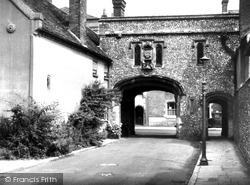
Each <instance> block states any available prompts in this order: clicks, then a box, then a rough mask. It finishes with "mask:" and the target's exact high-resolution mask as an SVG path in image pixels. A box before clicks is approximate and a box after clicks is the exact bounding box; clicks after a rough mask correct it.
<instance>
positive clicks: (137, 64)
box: [135, 44, 141, 66]
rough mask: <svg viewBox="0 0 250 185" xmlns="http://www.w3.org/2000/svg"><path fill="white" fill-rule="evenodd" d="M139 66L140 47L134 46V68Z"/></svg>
mask: <svg viewBox="0 0 250 185" xmlns="http://www.w3.org/2000/svg"><path fill="white" fill-rule="evenodd" d="M140 65H141V47H140V45H138V44H137V45H136V46H135V66H140Z"/></svg>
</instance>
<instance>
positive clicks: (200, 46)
mask: <svg viewBox="0 0 250 185" xmlns="http://www.w3.org/2000/svg"><path fill="white" fill-rule="evenodd" d="M203 56H204V44H203V43H201V42H199V43H198V44H197V64H198V65H203V62H202V61H201V60H200V59H201V58H202V57H203Z"/></svg>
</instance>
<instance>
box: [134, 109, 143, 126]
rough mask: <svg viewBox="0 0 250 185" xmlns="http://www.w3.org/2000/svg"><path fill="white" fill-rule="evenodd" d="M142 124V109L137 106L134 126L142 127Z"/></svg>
mask: <svg viewBox="0 0 250 185" xmlns="http://www.w3.org/2000/svg"><path fill="white" fill-rule="evenodd" d="M143 122H144V109H143V107H142V106H140V105H138V106H136V107H135V124H137V125H143Z"/></svg>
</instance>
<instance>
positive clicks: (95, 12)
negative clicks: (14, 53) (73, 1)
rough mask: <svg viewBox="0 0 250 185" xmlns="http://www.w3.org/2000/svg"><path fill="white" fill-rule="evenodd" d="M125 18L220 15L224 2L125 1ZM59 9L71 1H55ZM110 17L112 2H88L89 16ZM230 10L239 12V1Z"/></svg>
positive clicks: (192, 0) (110, 0)
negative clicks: (105, 15) (103, 15)
mask: <svg viewBox="0 0 250 185" xmlns="http://www.w3.org/2000/svg"><path fill="white" fill-rule="evenodd" d="M125 1H126V8H125V16H160V15H196V14H220V13H221V12H222V5H221V1H222V0H153V1H152V0H125ZM53 4H54V5H55V6H57V7H58V8H62V7H65V6H66V7H68V6H69V0H53ZM104 9H105V10H106V14H107V15H108V16H109V17H110V16H111V14H112V13H113V4H112V0H87V14H89V15H92V16H95V17H98V18H99V17H101V16H102V14H103V10H104ZM228 10H239V0H229V3H228Z"/></svg>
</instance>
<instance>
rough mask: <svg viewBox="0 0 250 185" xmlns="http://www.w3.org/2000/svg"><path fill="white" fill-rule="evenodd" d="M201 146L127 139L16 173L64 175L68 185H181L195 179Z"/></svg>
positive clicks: (168, 139) (65, 184)
mask: <svg viewBox="0 0 250 185" xmlns="http://www.w3.org/2000/svg"><path fill="white" fill-rule="evenodd" d="M198 146H199V144H198V143H192V142H189V141H183V140H178V139H175V138H166V137H165V138H164V137H158V138H153V137H151V138H150V137H133V138H123V139H121V140H120V141H118V142H115V143H112V144H109V145H107V146H104V147H100V148H95V149H92V150H88V151H85V152H82V153H78V154H76V155H74V156H69V157H66V158H63V159H59V160H57V161H52V162H49V163H45V164H41V165H38V166H35V167H32V168H29V169H25V170H22V171H15V173H19V172H21V173H29V172H32V173H36V172H37V173H38V172H39V173H64V185H78V184H79V185H180V184H185V182H186V181H187V180H189V178H190V177H191V175H192V172H193V169H194V167H195V165H196V162H197V160H198V157H199V154H200V149H199V148H198Z"/></svg>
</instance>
